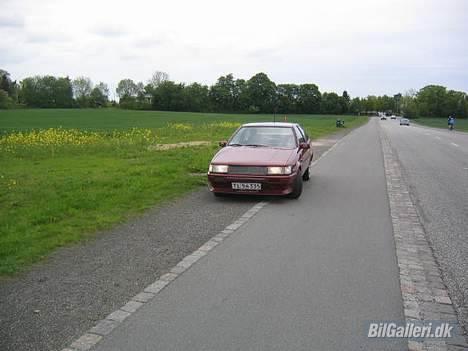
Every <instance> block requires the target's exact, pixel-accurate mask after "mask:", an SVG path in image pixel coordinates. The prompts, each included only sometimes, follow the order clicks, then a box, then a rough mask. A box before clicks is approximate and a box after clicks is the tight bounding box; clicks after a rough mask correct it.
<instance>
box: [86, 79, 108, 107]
mask: <svg viewBox="0 0 468 351" xmlns="http://www.w3.org/2000/svg"><path fill="white" fill-rule="evenodd" d="M89 100H90V106H92V107H103V106H106V105H107V103H108V102H109V88H108V87H107V84H105V83H103V82H99V84H97V85H96V86H95V87H94V88H93V90H91V94H90V96H89Z"/></svg>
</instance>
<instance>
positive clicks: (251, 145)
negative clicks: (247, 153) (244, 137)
mask: <svg viewBox="0 0 468 351" xmlns="http://www.w3.org/2000/svg"><path fill="white" fill-rule="evenodd" d="M228 146H250V147H268V145H262V144H238V143H234V144H228Z"/></svg>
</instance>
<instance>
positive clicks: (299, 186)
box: [288, 175, 302, 199]
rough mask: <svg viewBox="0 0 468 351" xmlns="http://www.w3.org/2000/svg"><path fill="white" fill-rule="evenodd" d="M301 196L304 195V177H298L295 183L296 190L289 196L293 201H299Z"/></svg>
mask: <svg viewBox="0 0 468 351" xmlns="http://www.w3.org/2000/svg"><path fill="white" fill-rule="evenodd" d="M301 194H302V177H301V176H300V175H298V176H297V177H296V180H295V181H294V189H293V191H292V192H291V193H290V194H289V195H288V197H289V198H291V199H297V198H299V196H301Z"/></svg>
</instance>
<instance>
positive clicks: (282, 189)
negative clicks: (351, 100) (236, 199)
mask: <svg viewBox="0 0 468 351" xmlns="http://www.w3.org/2000/svg"><path fill="white" fill-rule="evenodd" d="M220 146H222V147H223V148H222V149H221V150H219V151H218V153H217V154H216V155H215V156H214V157H213V159H212V160H211V163H210V167H209V170H208V183H209V188H210V190H211V191H212V192H213V193H214V194H215V195H220V194H257V195H288V196H289V197H292V198H298V197H299V196H300V195H301V193H302V181H303V180H304V181H307V180H309V172H310V171H309V167H310V164H311V162H312V157H313V151H312V148H311V141H310V138H309V136H308V135H307V134H306V132H305V131H304V129H303V128H302V127H301V126H300V125H299V124H296V123H276V122H269V123H248V124H244V125H243V126H241V127H240V128H239V129H238V130H237V131H236V132H235V133H234V135H233V136H232V137H231V139H229V141H228V142H221V143H220Z"/></svg>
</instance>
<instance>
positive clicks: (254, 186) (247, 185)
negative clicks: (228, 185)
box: [232, 183, 262, 190]
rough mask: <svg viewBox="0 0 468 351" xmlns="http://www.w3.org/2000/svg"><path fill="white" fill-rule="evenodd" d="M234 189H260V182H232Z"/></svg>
mask: <svg viewBox="0 0 468 351" xmlns="http://www.w3.org/2000/svg"><path fill="white" fill-rule="evenodd" d="M232 189H234V190H262V184H261V183H232Z"/></svg>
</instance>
